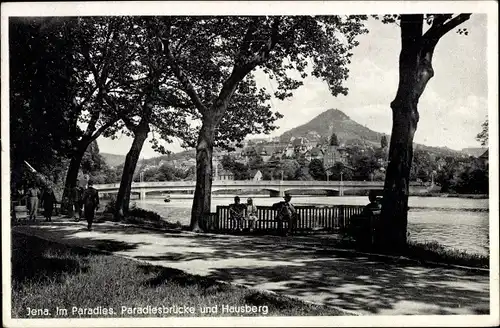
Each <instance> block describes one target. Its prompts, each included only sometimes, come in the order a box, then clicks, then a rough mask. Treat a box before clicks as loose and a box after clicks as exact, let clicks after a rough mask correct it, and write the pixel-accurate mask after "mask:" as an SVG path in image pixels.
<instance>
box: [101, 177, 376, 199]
mask: <svg viewBox="0 0 500 328" xmlns="http://www.w3.org/2000/svg"><path fill="white" fill-rule="evenodd" d="M195 185H196V181H160V182H134V183H132V193H135V194H139V195H140V199H146V196H147V194H148V193H153V192H155V193H156V192H179V191H194V189H195ZM94 187H95V188H96V189H97V190H99V192H100V193H103V194H113V193H118V189H119V187H120V184H118V183H116V184H100V185H94ZM383 187H384V182H383V181H281V180H270V181H266V180H261V181H253V180H216V181H213V182H212V191H219V190H268V191H269V193H270V195H271V196H272V197H277V196H282V195H284V193H285V192H287V191H291V190H325V191H327V192H328V193H329V194H330V195H338V196H343V195H344V191H345V190H352V189H364V190H368V189H383Z"/></svg>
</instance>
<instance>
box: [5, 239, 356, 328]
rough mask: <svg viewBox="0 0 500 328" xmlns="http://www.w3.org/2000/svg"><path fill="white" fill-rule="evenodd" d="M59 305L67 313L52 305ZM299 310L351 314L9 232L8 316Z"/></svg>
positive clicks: (278, 313) (269, 313)
mask: <svg viewBox="0 0 500 328" xmlns="http://www.w3.org/2000/svg"><path fill="white" fill-rule="evenodd" d="M70 305H71V306H70ZM176 306H178V307H177V308H176ZM225 306H226V307H225ZM63 307H64V308H65V309H66V310H67V312H65V313H66V314H67V315H63V312H61V310H60V311H59V312H57V311H56V308H59V309H61V308H63ZM186 308H187V309H189V310H188V311H186V310H185V309H186ZM27 309H33V311H34V312H32V313H29V312H28V311H27ZM35 309H46V310H47V311H46V312H45V311H42V313H39V312H38V311H37V310H35ZM242 309H243V311H244V313H242V311H241V310H242ZM203 310H206V311H205V312H206V313H203ZM153 311H154V312H153ZM298 315H300V316H338V315H351V314H350V313H348V312H345V311H342V310H340V309H336V308H333V307H328V306H323V305H314V304H309V303H305V302H302V301H300V300H297V299H293V298H289V297H284V296H280V295H276V294H270V293H264V292H259V291H255V290H251V289H248V288H244V287H239V286H235V285H231V284H224V283H221V282H218V281H216V280H215V279H211V278H207V277H202V276H198V275H191V274H187V273H185V272H183V271H181V270H177V269H172V268H167V267H162V266H154V265H149V264H146V263H140V262H137V261H133V260H130V259H125V258H120V257H115V256H112V255H106V254H103V253H99V252H96V251H92V250H89V249H86V248H81V247H69V246H68V245H64V244H59V243H55V242H49V241H46V240H43V239H39V238H36V237H33V236H27V235H22V234H17V233H14V234H13V237H12V317H13V318H57V317H61V316H64V317H65V318H109V317H134V318H137V317H175V316H191V317H193V316H298Z"/></svg>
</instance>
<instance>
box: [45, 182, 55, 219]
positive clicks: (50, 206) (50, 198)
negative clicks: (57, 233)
mask: <svg viewBox="0 0 500 328" xmlns="http://www.w3.org/2000/svg"><path fill="white" fill-rule="evenodd" d="M56 203H57V200H56V195H55V194H54V190H53V189H52V187H51V186H47V189H46V190H45V191H44V192H43V194H42V207H43V215H44V216H45V222H51V221H52V211H53V210H54V204H56Z"/></svg>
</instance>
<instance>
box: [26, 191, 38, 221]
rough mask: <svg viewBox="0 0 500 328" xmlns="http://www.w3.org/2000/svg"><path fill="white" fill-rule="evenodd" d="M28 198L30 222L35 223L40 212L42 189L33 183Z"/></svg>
mask: <svg viewBox="0 0 500 328" xmlns="http://www.w3.org/2000/svg"><path fill="white" fill-rule="evenodd" d="M27 196H28V205H29V206H28V207H29V214H30V220H32V221H35V220H36V215H37V212H38V198H39V197H40V189H38V187H37V186H36V183H34V182H33V184H32V185H31V187H30V188H29V189H28V192H27Z"/></svg>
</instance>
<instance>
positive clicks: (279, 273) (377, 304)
mask: <svg viewBox="0 0 500 328" xmlns="http://www.w3.org/2000/svg"><path fill="white" fill-rule="evenodd" d="M30 229H31V231H29V230H30ZM23 230H25V231H28V232H29V233H32V234H34V235H37V234H45V235H49V236H50V238H52V239H53V240H56V241H62V242H66V243H71V244H74V245H79V246H87V247H89V246H93V247H96V248H99V247H102V248H103V249H105V250H108V251H111V252H121V253H122V254H125V255H127V256H130V257H132V258H135V259H138V260H144V261H148V262H150V263H152V264H154V265H160V266H164V267H167V268H165V269H164V270H163V271H162V272H161V273H159V275H158V276H157V277H156V278H155V279H154V280H151V281H148V282H145V283H146V284H148V285H153V286H154V285H156V284H159V283H161V281H162V280H164V279H166V278H167V277H168V278H169V279H172V277H177V278H179V279H181V280H182V281H183V283H186V284H189V279H187V278H186V277H187V276H186V275H185V274H184V272H188V273H190V274H199V275H202V276H204V277H207V278H210V279H220V280H224V281H228V282H234V283H239V284H244V285H247V286H251V287H255V288H260V289H266V290H271V291H276V292H280V293H283V294H287V295H291V296H296V297H299V298H301V299H304V300H309V301H315V302H318V303H323V304H327V305H334V306H339V307H342V308H344V309H348V310H354V311H359V312H362V313H366V314H487V313H489V277H488V273H485V272H480V271H477V272H475V271H469V270H462V269H456V268H445V267H440V266H429V265H426V266H421V265H417V264H415V263H413V262H409V261H404V260H398V259H392V260H384V261H381V260H380V258H376V257H367V256H361V255H356V254H354V253H347V252H338V251H334V250H328V249H325V248H321V247H316V248H314V247H304V244H307V243H311V244H312V243H316V244H318V242H317V240H315V237H314V236H311V237H278V236H230V235H205V234H192V233H181V234H179V233H164V232H160V231H151V230H144V229H140V228H136V227H125V226H123V225H112V224H109V223H106V224H104V223H103V224H98V225H96V226H95V229H94V231H92V232H87V231H82V230H83V229H82V230H80V229H79V228H78V227H77V224H76V223H65V222H60V223H57V224H56V223H53V224H51V225H50V227H49V226H47V227H23ZM324 240H325V241H324V242H325V243H327V242H328V240H326V239H325V238H324ZM181 270H182V271H181ZM181 280H179V281H181ZM208 281H209V280H207V283H208ZM209 289H210V288H208V290H209Z"/></svg>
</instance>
